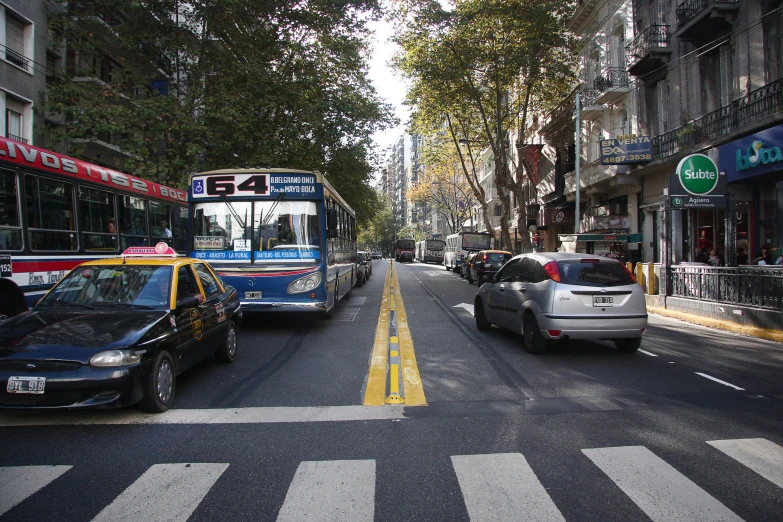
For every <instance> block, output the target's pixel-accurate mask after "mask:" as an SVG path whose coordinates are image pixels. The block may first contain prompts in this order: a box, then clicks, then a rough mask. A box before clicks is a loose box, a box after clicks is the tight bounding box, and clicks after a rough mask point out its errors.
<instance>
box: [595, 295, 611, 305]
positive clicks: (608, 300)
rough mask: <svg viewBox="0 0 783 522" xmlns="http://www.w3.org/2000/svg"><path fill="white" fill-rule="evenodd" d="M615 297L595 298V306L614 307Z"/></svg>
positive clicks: (597, 296)
mask: <svg viewBox="0 0 783 522" xmlns="http://www.w3.org/2000/svg"><path fill="white" fill-rule="evenodd" d="M613 303H614V297H605V296H600V295H596V296H593V306H612V304H613Z"/></svg>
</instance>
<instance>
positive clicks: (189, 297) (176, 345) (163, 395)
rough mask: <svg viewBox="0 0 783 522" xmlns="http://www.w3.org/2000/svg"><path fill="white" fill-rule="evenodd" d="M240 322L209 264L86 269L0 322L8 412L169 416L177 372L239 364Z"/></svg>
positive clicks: (0, 377)
mask: <svg viewBox="0 0 783 522" xmlns="http://www.w3.org/2000/svg"><path fill="white" fill-rule="evenodd" d="M241 320H242V312H241V310H240V304H239V298H238V296H237V292H236V290H235V289H234V288H233V287H230V286H226V285H224V284H223V282H222V281H221V279H220V278H219V277H218V276H217V275H215V273H214V272H213V271H212V269H211V267H210V266H209V265H207V264H206V263H204V262H202V261H199V260H195V259H185V258H172V259H160V258H156V259H137V258H122V259H120V258H118V259H105V260H99V261H90V262H87V263H83V264H81V265H79V266H77V267H76V268H74V269H73V270H72V271H71V272H70V273H69V274H68V275H66V276H65V278H63V279H62V280H61V281H60V282H59V283H58V284H57V285H56V286H55V287H54V288H52V289H51V290H50V291H49V292H48V293H47V294H46V295H45V296H44V298H43V299H41V301H40V302H39V303H38V304H37V305H36V306H35V307H34V308H33V309H31V310H29V311H27V312H24V313H22V314H20V315H17V316H15V317H12V318H11V319H9V320H7V321H5V322H4V323H2V324H0V382H2V383H5V387H4V388H3V389H2V390H0V408H6V409H8V408H13V409H18V408H83V407H104V408H109V407H121V406H127V405H130V404H134V403H139V406H140V407H141V409H142V410H144V411H149V412H162V411H165V410H167V409H169V407H171V404H172V403H173V401H174V393H175V390H176V376H177V374H179V373H181V372H183V371H184V370H186V369H187V368H189V367H191V366H193V365H194V364H196V363H197V362H199V361H201V360H202V359H204V358H205V357H209V356H211V355H212V354H213V353H214V354H215V355H216V357H217V359H218V360H220V361H222V362H233V361H234V359H235V358H236V354H237V339H238V332H239V326H240V322H241Z"/></svg>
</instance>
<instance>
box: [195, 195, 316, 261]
mask: <svg viewBox="0 0 783 522" xmlns="http://www.w3.org/2000/svg"><path fill="white" fill-rule="evenodd" d="M193 211H194V214H193V246H194V250H195V251H201V252H203V251H209V252H212V253H215V254H219V253H221V252H235V253H240V252H244V253H245V254H238V255H232V256H228V257H226V256H224V255H210V256H207V258H216V259H217V258H221V259H250V252H253V253H254V254H253V259H255V260H260V261H265V260H286V259H307V260H319V259H320V258H321V238H320V233H319V231H320V221H319V218H318V210H317V205H316V202H314V201H255V202H250V201H225V202H213V203H197V204H195V205H194V207H193Z"/></svg>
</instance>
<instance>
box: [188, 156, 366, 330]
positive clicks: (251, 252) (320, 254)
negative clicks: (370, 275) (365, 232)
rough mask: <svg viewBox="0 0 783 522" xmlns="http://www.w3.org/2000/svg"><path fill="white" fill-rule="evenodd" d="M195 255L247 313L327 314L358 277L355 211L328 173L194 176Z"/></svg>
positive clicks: (256, 171)
mask: <svg viewBox="0 0 783 522" xmlns="http://www.w3.org/2000/svg"><path fill="white" fill-rule="evenodd" d="M188 201H189V221H190V232H191V248H190V255H191V257H194V258H197V259H206V260H208V261H209V262H210V264H211V265H212V266H213V267H214V268H215V270H216V271H217V272H218V274H219V275H220V276H221V277H222V278H223V279H224V280H225V282H226V283H227V284H229V285H231V286H233V287H234V288H236V289H237V291H238V292H239V298H240V301H241V302H242V308H243V309H244V310H246V311H250V312H253V311H310V312H320V313H323V314H325V315H326V316H327V317H328V316H330V315H332V314H333V309H334V306H335V304H336V303H337V301H338V300H340V299H342V298H343V297H346V296H348V295H349V294H350V293H351V288H352V287H353V285H354V283H355V280H356V215H355V214H354V212H353V210H352V209H351V207H350V206H348V204H347V203H346V202H345V201H344V200H343V198H341V197H340V195H339V194H338V193H337V191H336V190H334V188H333V187H332V186H331V185H330V184H329V182H328V181H327V180H326V179H325V178H324V176H323V175H322V174H321V173H319V172H317V171H315V172H309V171H303V170H292V169H282V168H274V169H272V168H269V169H232V170H217V171H212V172H203V173H198V174H193V175H192V176H191V178H190V184H189V187H188Z"/></svg>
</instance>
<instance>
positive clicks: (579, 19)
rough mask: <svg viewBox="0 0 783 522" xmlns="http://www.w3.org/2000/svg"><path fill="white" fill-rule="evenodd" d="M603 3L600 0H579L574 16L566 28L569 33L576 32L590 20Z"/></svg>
mask: <svg viewBox="0 0 783 522" xmlns="http://www.w3.org/2000/svg"><path fill="white" fill-rule="evenodd" d="M600 3H601V1H600V0H577V2H576V9H574V14H573V15H571V18H569V19H568V22H566V28H567V29H568V30H569V31H576V29H577V28H578V27H579V26H581V25H582V24H584V23H585V21H587V19H588V18H590V15H591V14H592V13H593V12H595V8H596V7H597V6H598V5H599V4H600Z"/></svg>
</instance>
